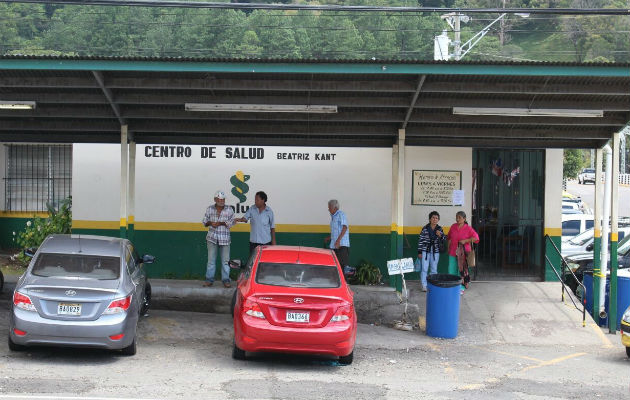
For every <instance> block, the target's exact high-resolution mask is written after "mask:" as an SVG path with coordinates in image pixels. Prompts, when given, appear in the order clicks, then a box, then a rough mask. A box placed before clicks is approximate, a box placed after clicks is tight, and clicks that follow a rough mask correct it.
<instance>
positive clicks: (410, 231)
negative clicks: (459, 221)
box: [405, 225, 451, 235]
mask: <svg viewBox="0 0 630 400" xmlns="http://www.w3.org/2000/svg"><path fill="white" fill-rule="evenodd" d="M423 227H424V225H422V226H406V227H405V235H419V234H420V231H421V230H422V228H423ZM450 229H451V227H450V226H443V227H442V230H443V231H444V233H446V234H447V235H448V231H449V230H450Z"/></svg>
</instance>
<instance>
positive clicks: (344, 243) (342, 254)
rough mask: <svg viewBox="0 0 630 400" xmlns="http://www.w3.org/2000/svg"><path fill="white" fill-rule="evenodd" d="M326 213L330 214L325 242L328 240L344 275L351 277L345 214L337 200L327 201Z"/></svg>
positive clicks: (352, 270) (348, 237) (351, 270)
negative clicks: (328, 232)
mask: <svg viewBox="0 0 630 400" xmlns="http://www.w3.org/2000/svg"><path fill="white" fill-rule="evenodd" d="M328 212H329V213H330V236H328V237H327V238H326V239H325V240H326V241H328V240H330V248H331V249H333V250H334V251H335V254H336V255H337V259H338V260H339V264H340V265H341V266H342V267H343V273H344V275H352V274H354V272H355V269H354V268H352V267H351V266H350V229H349V228H348V220H347V219H346V214H345V213H344V212H343V211H341V210H340V209H339V202H338V201H337V200H334V199H333V200H329V201H328Z"/></svg>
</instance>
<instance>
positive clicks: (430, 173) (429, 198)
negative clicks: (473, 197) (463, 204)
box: [411, 169, 462, 206]
mask: <svg viewBox="0 0 630 400" xmlns="http://www.w3.org/2000/svg"><path fill="white" fill-rule="evenodd" d="M411 174H412V176H411V181H412V182H413V186H412V191H411V205H414V206H452V205H453V191H454V190H461V189H462V171H443V170H426V169H421V170H418V169H414V170H413V171H411Z"/></svg>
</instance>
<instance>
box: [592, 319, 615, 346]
mask: <svg viewBox="0 0 630 400" xmlns="http://www.w3.org/2000/svg"><path fill="white" fill-rule="evenodd" d="M588 325H589V326H590V327H591V328H593V330H594V331H595V333H596V334H597V336H599V340H601V341H602V346H603V347H605V348H607V349H610V348H611V347H613V344H612V343H611V342H610V340H609V339H608V338H607V337H606V335H604V332H602V330H601V328H600V327H599V326H597V325H596V324H594V323H592V322H591V323H589V324H588Z"/></svg>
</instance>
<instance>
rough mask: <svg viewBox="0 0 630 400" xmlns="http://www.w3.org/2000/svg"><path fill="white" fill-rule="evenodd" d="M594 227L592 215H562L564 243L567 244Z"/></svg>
mask: <svg viewBox="0 0 630 400" xmlns="http://www.w3.org/2000/svg"><path fill="white" fill-rule="evenodd" d="M593 225H594V219H593V215H592V214H581V213H576V214H565V213H563V214H562V241H563V242H565V241H567V240H569V239H571V238H572V237H574V236H577V235H579V234H580V233H582V232H584V231H586V230H588V229H591V228H592V227H593Z"/></svg>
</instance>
